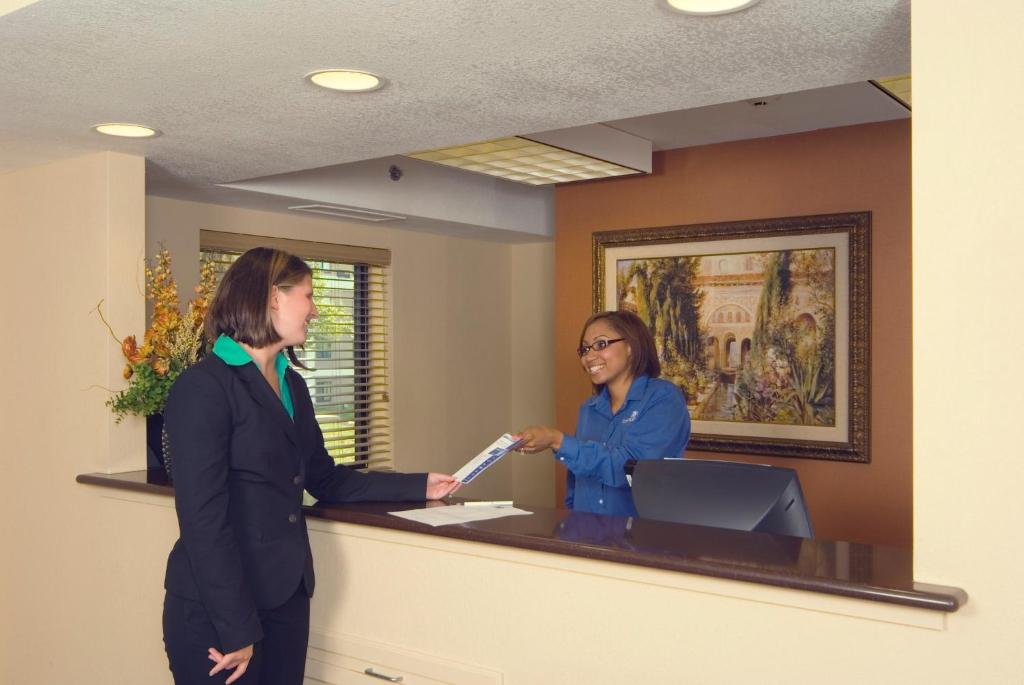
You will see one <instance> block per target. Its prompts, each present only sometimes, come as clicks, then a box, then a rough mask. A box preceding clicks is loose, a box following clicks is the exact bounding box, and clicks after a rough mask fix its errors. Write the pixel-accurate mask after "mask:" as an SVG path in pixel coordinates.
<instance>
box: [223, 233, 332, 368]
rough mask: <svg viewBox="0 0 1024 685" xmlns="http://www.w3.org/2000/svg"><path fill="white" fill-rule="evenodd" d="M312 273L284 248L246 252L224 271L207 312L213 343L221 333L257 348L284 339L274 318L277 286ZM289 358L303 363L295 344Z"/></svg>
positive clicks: (283, 285)
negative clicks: (272, 306) (272, 309)
mask: <svg viewBox="0 0 1024 685" xmlns="http://www.w3.org/2000/svg"><path fill="white" fill-rule="evenodd" d="M312 275H313V270H312V269H310V268H309V265H308V264H306V263H305V262H304V261H302V260H301V259H299V258H298V257H296V256H295V255H293V254H289V253H287V252H284V251H283V250H277V249H274V248H272V247H254V248H253V249H251V250H249V251H248V252H246V253H245V254H243V255H242V256H241V257H239V258H238V259H236V260H235V262H234V263H233V264H232V265H231V266H230V267H228V270H227V271H226V272H225V273H224V277H223V278H222V279H221V281H220V285H218V286H217V292H216V293H214V295H213V302H211V303H210V310H209V311H208V312H207V313H206V322H205V324H204V326H205V331H206V337H207V339H208V340H209V342H210V344H211V345H212V344H213V343H214V342H215V341H216V340H217V338H218V337H220V336H221V334H223V335H226V336H228V337H230V338H234V339H235V340H236V341H237V342H240V343H245V344H246V345H249V346H250V347H255V348H260V347H266V346H267V345H273V344H274V343H276V342H280V340H281V336H280V335H278V334H277V331H276V330H274V323H273V321H272V320H271V318H270V297H271V294H272V292H273V288H274V286H277V287H278V288H290V287H292V286H294V285H298V284H299V282H301V281H302V279H304V278H305V277H307V276H312ZM288 357H289V358H290V359H291V360H292V363H293V364H296V365H298V366H302V364H301V363H300V362H299V360H298V357H296V356H295V350H294V349H292V348H291V347H289V348H288ZM303 368H305V367H303Z"/></svg>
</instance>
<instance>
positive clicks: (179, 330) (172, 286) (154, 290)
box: [96, 249, 217, 422]
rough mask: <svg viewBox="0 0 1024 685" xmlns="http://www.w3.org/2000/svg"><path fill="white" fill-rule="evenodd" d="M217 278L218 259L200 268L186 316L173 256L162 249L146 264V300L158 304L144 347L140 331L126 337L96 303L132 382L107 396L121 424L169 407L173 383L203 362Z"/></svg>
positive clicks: (125, 372) (108, 403)
mask: <svg viewBox="0 0 1024 685" xmlns="http://www.w3.org/2000/svg"><path fill="white" fill-rule="evenodd" d="M216 287H217V277H216V273H215V271H214V266H213V264H212V263H204V264H203V265H202V266H201V268H200V278H199V285H197V286H196V288H195V298H193V299H192V300H191V301H190V302H189V303H188V306H187V307H186V309H185V313H184V314H182V313H181V310H180V309H179V307H178V284H177V283H176V282H175V280H174V277H173V276H172V275H171V254H170V252H169V251H168V250H166V249H163V250H161V251H160V252H159V253H158V254H157V256H156V258H155V259H154V260H153V263H151V264H148V263H147V265H146V299H147V300H152V302H153V320H152V323H151V324H150V326H149V328H148V329H147V330H146V333H145V335H144V337H143V339H142V345H141V346H139V344H138V342H137V340H136V338H135V336H134V335H129V336H128V337H126V338H124V339H123V340H121V339H119V338H118V337H117V335H116V334H115V333H114V331H113V329H112V328H111V327H110V324H109V323H108V322H107V320H106V318H104V316H103V311H102V310H101V308H100V307H101V306H102V305H103V302H102V300H101V301H100V303H99V304H98V305H96V311H97V313H98V314H99V316H100V319H101V320H102V321H103V323H104V324H105V325H106V326H107V330H109V331H110V335H111V336H113V338H114V340H115V341H116V342H117V343H118V345H120V346H121V352H122V353H123V354H124V358H125V360H126V362H127V363H126V365H125V367H124V377H125V380H127V381H128V386H127V387H126V388H125V389H124V390H121V391H119V392H115V394H114V396H113V397H111V398H110V399H109V400H107V406H108V407H110V408H111V410H112V411H113V412H114V413H115V414H116V415H117V421H118V422H120V421H121V420H122V419H123V418H124V417H125V416H127V415H128V414H135V415H138V416H150V415H152V414H157V413H160V412H162V411H163V409H164V405H165V404H166V403H167V394H168V393H169V392H170V390H171V385H173V384H174V381H175V379H177V378H178V376H179V375H181V372H182V371H184V370H185V369H186V368H188V367H189V366H191V365H192V364H194V363H195V362H196V361H198V360H199V357H200V355H201V354H202V352H203V348H204V340H203V319H204V317H205V316H206V310H207V309H208V308H209V306H210V301H211V300H212V298H213V293H214V290H215V289H216Z"/></svg>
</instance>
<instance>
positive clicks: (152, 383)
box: [107, 362, 184, 423]
mask: <svg viewBox="0 0 1024 685" xmlns="http://www.w3.org/2000/svg"><path fill="white" fill-rule="evenodd" d="M131 369H132V382H131V383H130V384H129V385H128V387H127V388H125V389H124V390H122V391H121V392H118V393H116V394H115V395H114V396H113V397H111V398H110V399H109V400H107V406H108V407H110V408H111V410H112V411H113V412H114V414H116V415H117V419H115V420H116V422H117V423H121V421H122V420H123V419H124V417H125V416H127V415H128V414H136V415H138V416H149V415H151V414H156V413H159V412H161V411H163V409H164V405H166V404H167V394H168V393H169V392H170V391H171V386H172V385H173V384H174V381H175V379H177V377H178V376H180V375H181V372H182V371H183V370H184V367H182V368H179V369H174V368H172V369H171V370H169V371H168V372H167V373H166V374H164V375H160V374H158V373H157V372H156V371H154V370H153V367H152V366H150V365H149V364H148V363H146V362H139V363H138V364H134V365H132V366H131Z"/></svg>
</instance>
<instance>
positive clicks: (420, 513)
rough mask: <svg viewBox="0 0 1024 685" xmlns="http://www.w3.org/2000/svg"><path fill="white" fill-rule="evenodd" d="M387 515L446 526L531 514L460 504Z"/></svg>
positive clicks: (507, 508)
mask: <svg viewBox="0 0 1024 685" xmlns="http://www.w3.org/2000/svg"><path fill="white" fill-rule="evenodd" d="M388 513H389V514H391V515H392V516H399V517H401V518H404V519H408V520H410V521H417V522H419V523H425V524H427V525H428V526H446V525H450V524H453V523H470V522H472V521H486V520H488V519H497V518H501V517H502V516H523V515H525V514H532V513H533V512H532V511H526V510H525V509H516V508H515V507H464V506H462V505H461V504H451V505H449V506H447V507H427V508H426V509H409V510H407V511H389V512H388Z"/></svg>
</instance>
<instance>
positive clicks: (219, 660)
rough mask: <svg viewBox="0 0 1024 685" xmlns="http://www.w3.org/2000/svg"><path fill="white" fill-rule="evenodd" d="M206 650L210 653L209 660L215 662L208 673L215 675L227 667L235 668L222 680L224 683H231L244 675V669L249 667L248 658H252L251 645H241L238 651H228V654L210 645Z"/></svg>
mask: <svg viewBox="0 0 1024 685" xmlns="http://www.w3.org/2000/svg"><path fill="white" fill-rule="evenodd" d="M207 651H208V652H209V654H210V661H212V662H214V663H215V664H216V666H214V667H213V670H211V671H210V675H216V674H217V673H220V672H221V671H223V670H225V669H229V668H233V669H235V672H234V673H232V674H231V677H230V678H228V679H227V680H225V681H224V683H225V685H227V684H228V683H233V682H235V681H236V680H238V679H239V678H241V677H242V676H243V675H245V669H247V668H249V660H250V659H252V645H249V646H248V647H242V648H241V649H239V650H238V651H236V652H229V653H228V654H221V653H220V652H218V651H217V650H216V649H214V648H213V647H210V649H209V650H207Z"/></svg>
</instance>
